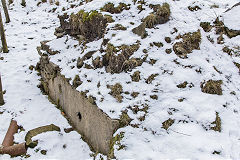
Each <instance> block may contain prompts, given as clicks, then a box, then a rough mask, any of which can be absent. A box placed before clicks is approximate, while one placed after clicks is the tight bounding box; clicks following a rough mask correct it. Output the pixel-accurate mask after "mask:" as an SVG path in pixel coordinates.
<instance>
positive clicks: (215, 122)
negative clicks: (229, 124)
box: [211, 112, 222, 132]
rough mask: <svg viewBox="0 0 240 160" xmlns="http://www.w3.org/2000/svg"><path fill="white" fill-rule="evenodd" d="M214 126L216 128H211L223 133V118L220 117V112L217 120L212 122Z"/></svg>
mask: <svg viewBox="0 0 240 160" xmlns="http://www.w3.org/2000/svg"><path fill="white" fill-rule="evenodd" d="M212 124H214V125H215V126H214V127H211V129H212V130H214V131H216V132H221V130H222V129H221V118H220V117H219V114H218V112H216V119H215V121H214V122H212Z"/></svg>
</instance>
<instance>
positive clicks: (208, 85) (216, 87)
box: [201, 80, 222, 95]
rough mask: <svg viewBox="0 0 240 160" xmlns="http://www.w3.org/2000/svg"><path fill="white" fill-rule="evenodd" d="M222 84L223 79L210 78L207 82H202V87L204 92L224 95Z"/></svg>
mask: <svg viewBox="0 0 240 160" xmlns="http://www.w3.org/2000/svg"><path fill="white" fill-rule="evenodd" d="M221 85H222V80H218V81H214V80H208V81H207V82H203V83H201V89H202V92H204V93H208V94H217V95H222V88H221Z"/></svg>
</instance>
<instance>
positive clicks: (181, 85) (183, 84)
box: [177, 81, 188, 88]
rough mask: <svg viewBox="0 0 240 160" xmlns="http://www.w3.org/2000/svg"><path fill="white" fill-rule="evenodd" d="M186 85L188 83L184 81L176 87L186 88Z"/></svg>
mask: <svg viewBox="0 0 240 160" xmlns="http://www.w3.org/2000/svg"><path fill="white" fill-rule="evenodd" d="M187 85H188V82H187V81H184V82H183V83H180V84H178V85H177V87H178V88H186V87H187Z"/></svg>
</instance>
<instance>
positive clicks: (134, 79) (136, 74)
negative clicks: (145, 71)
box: [131, 71, 141, 82]
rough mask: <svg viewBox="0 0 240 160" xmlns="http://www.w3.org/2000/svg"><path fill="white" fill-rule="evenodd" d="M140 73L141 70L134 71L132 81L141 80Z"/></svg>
mask: <svg viewBox="0 0 240 160" xmlns="http://www.w3.org/2000/svg"><path fill="white" fill-rule="evenodd" d="M140 73H141V72H139V71H136V72H134V73H133V75H132V76H131V78H132V81H134V82H139V80H140V79H141V77H140Z"/></svg>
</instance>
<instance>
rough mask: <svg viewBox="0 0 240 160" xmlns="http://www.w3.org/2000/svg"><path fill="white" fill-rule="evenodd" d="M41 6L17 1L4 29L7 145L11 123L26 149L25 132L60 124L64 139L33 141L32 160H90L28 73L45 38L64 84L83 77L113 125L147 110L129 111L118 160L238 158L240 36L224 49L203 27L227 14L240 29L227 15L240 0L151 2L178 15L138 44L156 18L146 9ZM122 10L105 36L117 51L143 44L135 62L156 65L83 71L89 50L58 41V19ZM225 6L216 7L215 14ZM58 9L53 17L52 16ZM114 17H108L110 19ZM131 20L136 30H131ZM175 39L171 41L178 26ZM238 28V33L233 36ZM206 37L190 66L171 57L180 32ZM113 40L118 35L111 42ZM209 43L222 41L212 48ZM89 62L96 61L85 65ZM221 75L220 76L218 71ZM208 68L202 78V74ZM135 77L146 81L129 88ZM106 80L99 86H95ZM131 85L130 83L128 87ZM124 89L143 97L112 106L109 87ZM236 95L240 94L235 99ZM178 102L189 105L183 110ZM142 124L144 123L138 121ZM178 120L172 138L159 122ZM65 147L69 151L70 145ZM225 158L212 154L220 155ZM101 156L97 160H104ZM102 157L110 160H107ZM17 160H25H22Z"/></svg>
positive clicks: (2, 123) (1, 124) (0, 125)
mask: <svg viewBox="0 0 240 160" xmlns="http://www.w3.org/2000/svg"><path fill="white" fill-rule="evenodd" d="M37 2H38V1H33V0H31V1H30V0H29V1H27V7H26V8H22V7H21V6H20V4H19V3H20V2H18V1H15V2H14V5H11V6H10V8H11V10H9V12H10V17H11V22H10V23H9V24H5V29H6V37H7V42H8V45H9V50H10V52H9V53H7V54H3V53H1V56H2V57H4V60H1V61H0V72H1V75H2V81H3V88H4V89H5V90H6V94H5V95H4V99H5V102H6V104H5V105H3V106H1V107H0V112H3V114H0V135H1V136H0V142H1V141H2V140H3V138H4V135H5V133H6V131H7V128H8V125H9V123H10V120H11V119H12V118H14V119H16V120H17V121H18V123H19V124H20V125H22V126H23V127H24V129H25V131H22V132H20V133H18V134H16V135H15V141H16V142H18V143H21V142H23V141H24V136H25V134H26V133H27V131H28V130H30V129H33V128H36V127H39V126H42V125H47V124H51V123H53V124H55V125H58V126H59V127H60V128H61V132H60V133H58V132H49V133H44V134H41V135H39V136H36V137H35V138H36V139H38V140H39V144H38V146H37V147H36V148H35V149H29V150H28V154H30V155H31V156H30V158H28V159H64V160H65V159H66V160H68V159H93V157H91V156H90V154H92V152H91V151H90V149H89V147H88V146H87V144H86V143H85V142H84V141H83V140H81V136H80V135H79V134H78V133H77V132H75V131H74V132H71V133H68V134H67V133H65V132H64V131H63V128H67V127H70V125H69V124H68V122H67V120H66V119H65V118H64V117H63V116H62V115H61V112H60V111H59V110H58V109H56V108H55V106H54V105H53V104H51V103H50V102H49V101H48V98H47V96H45V95H42V93H41V92H40V90H39V88H37V85H38V84H39V79H40V77H39V76H38V75H37V72H36V71H30V70H29V69H28V68H29V66H30V65H35V64H36V63H37V62H38V60H39V55H38V54H37V51H36V47H37V46H38V45H39V42H40V41H42V40H52V41H50V42H49V43H48V45H50V47H51V48H52V49H54V50H58V51H60V53H59V54H56V55H54V56H51V61H53V62H54V63H56V64H57V65H59V66H60V68H61V73H62V74H63V75H65V76H66V77H67V78H72V79H74V77H75V75H79V76H80V78H81V80H82V81H83V84H82V85H81V86H79V87H78V88H77V90H79V91H86V90H88V91H89V92H88V95H92V96H94V97H96V103H97V105H98V107H99V108H101V109H102V110H103V111H104V112H106V113H107V114H108V115H109V116H110V117H111V118H119V116H120V115H121V111H123V110H125V109H128V107H129V106H134V105H138V106H139V108H140V109H141V107H144V106H146V105H148V106H149V109H148V111H147V113H144V112H142V111H140V112H138V113H137V114H135V113H133V111H131V110H130V109H128V115H129V116H130V117H131V118H132V119H133V121H132V122H131V124H132V125H138V128H134V127H132V126H127V127H124V128H121V129H119V130H118V131H117V132H116V133H115V135H116V134H119V133H120V132H122V133H124V137H123V139H122V140H121V144H122V145H125V148H124V149H121V150H118V146H117V145H115V151H114V154H115V156H116V159H120V160H122V159H134V160H147V159H149V160H150V159H154V160H155V159H156V160H158V159H204V160H205V159H214V160H216V159H236V160H237V159H240V115H239V112H240V108H239V104H240V100H239V96H240V82H239V76H240V75H239V70H238V68H237V67H236V66H235V65H234V63H233V62H237V63H240V59H239V51H240V49H239V48H238V47H237V46H240V36H237V37H234V38H232V39H229V38H228V37H226V36H224V42H225V44H217V42H216V39H217V37H218V36H217V35H216V34H215V31H214V29H212V30H211V32H209V33H206V32H204V31H203V29H202V28H201V27H200V26H199V24H200V22H203V21H208V22H211V23H212V22H213V21H214V20H215V19H216V18H217V16H219V15H223V17H224V16H226V15H227V14H230V16H226V17H228V18H224V22H225V24H226V25H227V26H229V27H230V28H231V29H238V30H239V29H240V28H239V25H238V24H239V21H236V20H235V18H236V17H237V15H236V14H234V13H239V12H238V11H235V10H233V11H232V12H231V11H229V12H226V13H224V12H225V11H226V10H227V9H228V8H231V6H233V5H234V4H236V3H237V2H239V1H238V0H228V1H225V0H206V1H201V0H188V1H186V0H178V1H164V0H146V2H147V4H162V3H164V2H168V3H169V4H170V7H171V17H170V21H169V22H167V23H165V24H161V25H157V26H156V27H155V28H154V29H147V32H148V37H147V38H145V39H141V38H140V37H138V36H137V35H135V34H133V33H132V32H131V30H132V29H133V28H134V27H136V26H138V25H139V24H140V23H141V19H142V18H144V17H146V16H147V15H148V14H149V13H151V12H152V10H151V9H149V8H148V7H145V8H146V9H145V10H143V11H142V12H141V13H138V10H137V5H134V4H133V2H132V1H131V0H124V1H120V0H94V1H92V2H89V3H86V4H85V3H83V5H81V6H79V1H75V2H72V1H69V2H68V3H67V2H66V1H64V0H61V1H60V6H59V7H58V6H55V5H49V3H45V4H41V5H40V6H39V7H37V6H36V4H37ZM107 2H112V3H114V4H116V5H117V4H118V3H119V2H123V3H126V4H131V9H130V10H128V11H123V12H122V13H120V14H112V16H113V19H115V22H114V23H110V24H109V25H108V28H109V29H110V30H109V31H108V32H107V33H106V35H105V38H109V39H110V43H112V44H113V45H115V46H120V45H122V44H127V45H129V44H134V43H135V42H136V41H137V40H138V41H140V43H141V46H140V48H139V50H138V51H137V52H135V53H134V55H133V56H132V57H136V58H142V57H144V56H145V53H143V52H142V50H143V49H147V50H148V53H147V54H148V58H147V61H150V59H154V60H157V61H156V63H155V64H154V65H152V64H149V63H143V64H142V66H139V67H136V68H134V69H133V70H132V71H131V72H127V73H125V72H122V73H120V74H110V73H106V71H105V68H104V67H103V68H101V69H85V68H81V69H78V68H77V67H76V63H77V62H76V61H74V59H75V60H77V58H78V57H82V56H83V55H84V54H81V52H82V48H81V46H79V45H78V44H79V42H78V41H77V40H75V39H74V38H72V37H70V36H68V35H65V36H64V37H62V38H59V39H56V37H55V36H54V35H53V33H54V29H55V28H56V27H57V26H59V20H58V18H57V14H63V12H62V11H61V9H62V7H66V8H70V5H71V4H76V5H77V6H76V7H74V8H73V9H68V10H66V11H65V12H66V13H68V14H71V13H72V12H75V13H76V12H78V11H79V10H80V9H84V10H86V11H91V10H99V9H100V8H101V7H102V6H103V5H104V4H105V3H107ZM195 5H198V6H199V7H200V8H201V9H200V10H198V11H194V12H191V11H190V10H188V8H187V7H188V6H195ZM213 6H218V7H213ZM55 7H56V8H57V9H56V12H55V13H51V12H49V11H50V10H51V9H52V8H55ZM104 14H109V13H107V12H106V13H104ZM130 22H134V25H131V24H130ZM118 23H120V24H122V25H123V26H125V27H127V30H126V31H115V30H111V27H113V26H114V25H115V24H118ZM174 27H175V28H177V29H178V32H177V33H173V34H171V32H173V28H174ZM234 27H236V28H234ZM198 29H200V32H201V36H202V42H201V45H200V48H201V49H200V50H194V51H193V52H192V53H190V54H189V55H188V58H187V59H181V58H179V57H178V56H177V55H175V53H174V52H172V53H171V54H166V53H165V49H168V48H172V46H173V44H174V43H175V42H177V41H179V40H176V39H175V37H176V36H177V35H179V34H184V33H187V32H193V31H197V30H198ZM113 34H115V36H113ZM207 36H210V37H211V38H213V39H214V40H215V42H214V43H211V42H210V41H209V40H208V39H207ZM165 37H171V39H172V42H171V43H170V44H168V43H166V42H165V41H164V38H165ZM102 41H103V39H100V40H97V41H93V42H91V43H88V44H87V49H86V50H85V51H84V53H87V52H88V51H92V50H98V49H99V48H100V46H101V43H102ZM152 42H162V43H163V44H164V46H163V47H162V48H157V47H151V46H150V45H149V44H150V43H152ZM224 45H227V46H229V47H230V48H233V49H236V56H235V55H234V56H229V55H228V54H227V53H224V52H223V51H222V48H223V47H224ZM102 54H103V53H100V52H99V51H98V52H96V53H95V54H94V55H93V59H94V58H96V57H97V56H101V55H102ZM85 62H87V63H88V64H91V63H92V59H89V60H88V61H85ZM214 67H215V68H217V70H218V71H216V70H215V69H214ZM198 70H201V73H199V72H196V71H198ZM135 71H140V72H141V80H140V81H139V82H132V81H131V76H130V75H132V74H133V73H134V72H135ZM151 74H159V75H158V76H157V77H156V78H155V80H154V81H153V82H152V83H151V84H147V83H145V80H146V79H147V78H148V77H149V76H150V75H151ZM209 79H213V80H222V81H223V85H222V89H223V95H210V94H206V93H203V92H201V88H200V83H201V82H203V81H204V80H206V81H207V80H209ZM184 81H187V82H188V83H191V84H192V85H193V87H192V88H190V87H189V86H188V87H186V88H184V89H180V88H177V87H176V86H177V85H178V84H180V83H183V82H184ZM99 82H100V87H99V88H98V87H97V84H98V83H99ZM129 82H130V83H129ZM116 83H120V84H121V85H122V86H123V90H124V92H125V91H128V92H130V93H132V92H139V95H138V97H136V98H133V97H131V96H130V95H127V94H124V93H123V94H122V95H123V102H122V103H118V102H117V101H116V99H115V98H113V97H112V96H111V95H109V92H110V89H108V88H107V85H114V84H116ZM233 91H234V94H232V93H233ZM150 95H157V96H158V100H153V99H151V98H150ZM179 99H183V101H182V102H179V101H178V100H179ZM216 112H217V113H219V117H220V118H221V127H222V131H221V132H216V131H213V130H210V127H212V126H214V125H213V124H211V123H212V122H213V121H214V120H215V118H216ZM142 116H145V120H144V121H140V120H139V119H140V118H141V117H142ZM169 118H171V119H174V120H175V121H174V124H173V125H172V126H170V127H169V129H168V130H165V129H163V128H162V123H163V122H164V121H166V120H167V119H169ZM64 144H65V145H66V146H67V147H66V148H65V149H64V148H63V145H64ZM37 148H39V149H40V150H41V149H45V150H47V155H42V154H41V153H40V152H39V151H38V152H36V149H37ZM214 151H215V152H216V151H217V152H219V153H220V154H213V152H214ZM99 158H100V155H98V156H97V159H99ZM103 158H106V157H104V156H103ZM0 159H10V157H9V156H8V155H3V156H0ZM13 159H24V157H15V158H13Z"/></svg>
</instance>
